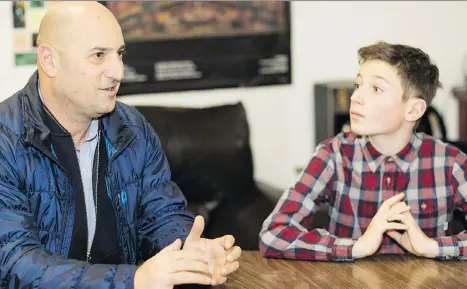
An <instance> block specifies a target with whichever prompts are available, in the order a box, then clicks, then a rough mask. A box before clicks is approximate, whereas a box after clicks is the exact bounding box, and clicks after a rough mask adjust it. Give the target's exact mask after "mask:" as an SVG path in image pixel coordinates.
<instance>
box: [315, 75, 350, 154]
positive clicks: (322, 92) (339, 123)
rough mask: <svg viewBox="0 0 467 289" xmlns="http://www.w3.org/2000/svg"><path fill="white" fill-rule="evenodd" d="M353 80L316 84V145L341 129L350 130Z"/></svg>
mask: <svg viewBox="0 0 467 289" xmlns="http://www.w3.org/2000/svg"><path fill="white" fill-rule="evenodd" d="M353 90H354V82H353V81H350V80H349V81H336V82H324V83H316V84H315V85H314V105H315V146H316V145H318V143H319V142H321V141H323V140H325V139H327V138H330V137H333V136H335V135H336V134H338V133H339V132H341V131H349V130H350V118H349V108H350V96H352V93H353Z"/></svg>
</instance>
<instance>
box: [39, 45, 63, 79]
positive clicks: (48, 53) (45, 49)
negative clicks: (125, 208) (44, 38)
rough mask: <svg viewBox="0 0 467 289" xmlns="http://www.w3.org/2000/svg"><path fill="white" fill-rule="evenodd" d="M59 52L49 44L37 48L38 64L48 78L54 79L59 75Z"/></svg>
mask: <svg viewBox="0 0 467 289" xmlns="http://www.w3.org/2000/svg"><path fill="white" fill-rule="evenodd" d="M57 57H58V55H57V52H56V51H55V49H54V48H53V47H52V46H50V45H49V44H42V45H40V46H39V47H38V48H37V62H38V63H37V64H38V65H39V66H40V67H41V68H42V70H43V71H44V73H45V74H47V76H48V77H50V78H53V77H55V76H56V75H57V71H58V60H57Z"/></svg>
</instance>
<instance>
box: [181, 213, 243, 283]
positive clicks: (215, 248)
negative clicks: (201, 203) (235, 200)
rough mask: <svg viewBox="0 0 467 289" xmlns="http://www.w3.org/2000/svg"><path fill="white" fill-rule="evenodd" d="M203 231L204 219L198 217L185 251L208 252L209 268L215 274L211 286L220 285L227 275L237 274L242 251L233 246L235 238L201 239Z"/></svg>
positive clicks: (229, 236)
mask: <svg viewBox="0 0 467 289" xmlns="http://www.w3.org/2000/svg"><path fill="white" fill-rule="evenodd" d="M203 231H204V219H203V217H201V216H197V217H196V218H195V222H194V223H193V227H192V229H191V231H190V234H189V235H188V237H187V239H186V240H185V245H184V247H183V249H199V250H203V251H206V252H207V254H208V257H207V259H208V264H209V268H210V270H211V272H212V274H213V278H212V282H211V285H219V284H222V283H224V282H225V281H227V275H229V274H231V273H233V272H235V271H236V270H237V269H238V267H239V266H240V264H239V262H238V259H239V258H240V255H241V253H242V250H241V249H240V247H238V246H235V247H234V246H233V245H234V243H235V238H234V237H233V236H231V235H226V236H223V237H220V238H217V239H214V240H211V239H205V238H201V234H202V233H203Z"/></svg>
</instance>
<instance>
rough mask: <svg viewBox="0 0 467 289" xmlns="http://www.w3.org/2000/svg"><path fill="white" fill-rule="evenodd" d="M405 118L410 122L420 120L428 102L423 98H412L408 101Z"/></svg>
mask: <svg viewBox="0 0 467 289" xmlns="http://www.w3.org/2000/svg"><path fill="white" fill-rule="evenodd" d="M406 107H407V111H406V113H405V119H406V120H407V121H410V122H412V121H413V122H416V121H417V120H419V119H420V118H421V117H422V116H423V114H424V113H425V111H426V102H425V101H424V100H423V99H421V98H411V99H409V100H408V101H407V106H406Z"/></svg>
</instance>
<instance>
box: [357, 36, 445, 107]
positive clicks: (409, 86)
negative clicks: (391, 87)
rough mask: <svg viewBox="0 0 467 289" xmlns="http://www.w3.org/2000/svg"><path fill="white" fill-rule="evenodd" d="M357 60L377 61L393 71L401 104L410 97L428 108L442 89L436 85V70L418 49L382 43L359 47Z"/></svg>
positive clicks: (437, 74) (428, 58) (437, 76)
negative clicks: (420, 100)
mask: <svg viewBox="0 0 467 289" xmlns="http://www.w3.org/2000/svg"><path fill="white" fill-rule="evenodd" d="M358 56H359V63H360V64H362V63H363V62H365V61H367V60H372V59H379V60H382V61H384V62H386V63H388V64H390V65H392V66H394V67H396V68H397V70H398V72H399V75H400V77H401V81H402V88H403V91H404V94H403V96H402V99H403V100H404V101H405V100H407V99H408V98H409V97H410V95H413V96H415V97H418V98H421V99H423V100H424V101H425V102H426V104H427V106H429V105H431V102H432V101H433V98H434V97H435V95H436V91H437V89H438V88H441V87H443V86H442V84H441V82H440V81H439V70H438V67H437V66H436V65H435V64H434V63H432V62H431V59H430V57H429V56H428V54H426V53H425V52H423V51H422V50H421V49H419V48H415V47H411V46H408V45H402V44H390V43H387V42H383V41H382V42H377V43H376V44H373V45H369V46H365V47H361V48H360V49H359V50H358Z"/></svg>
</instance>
